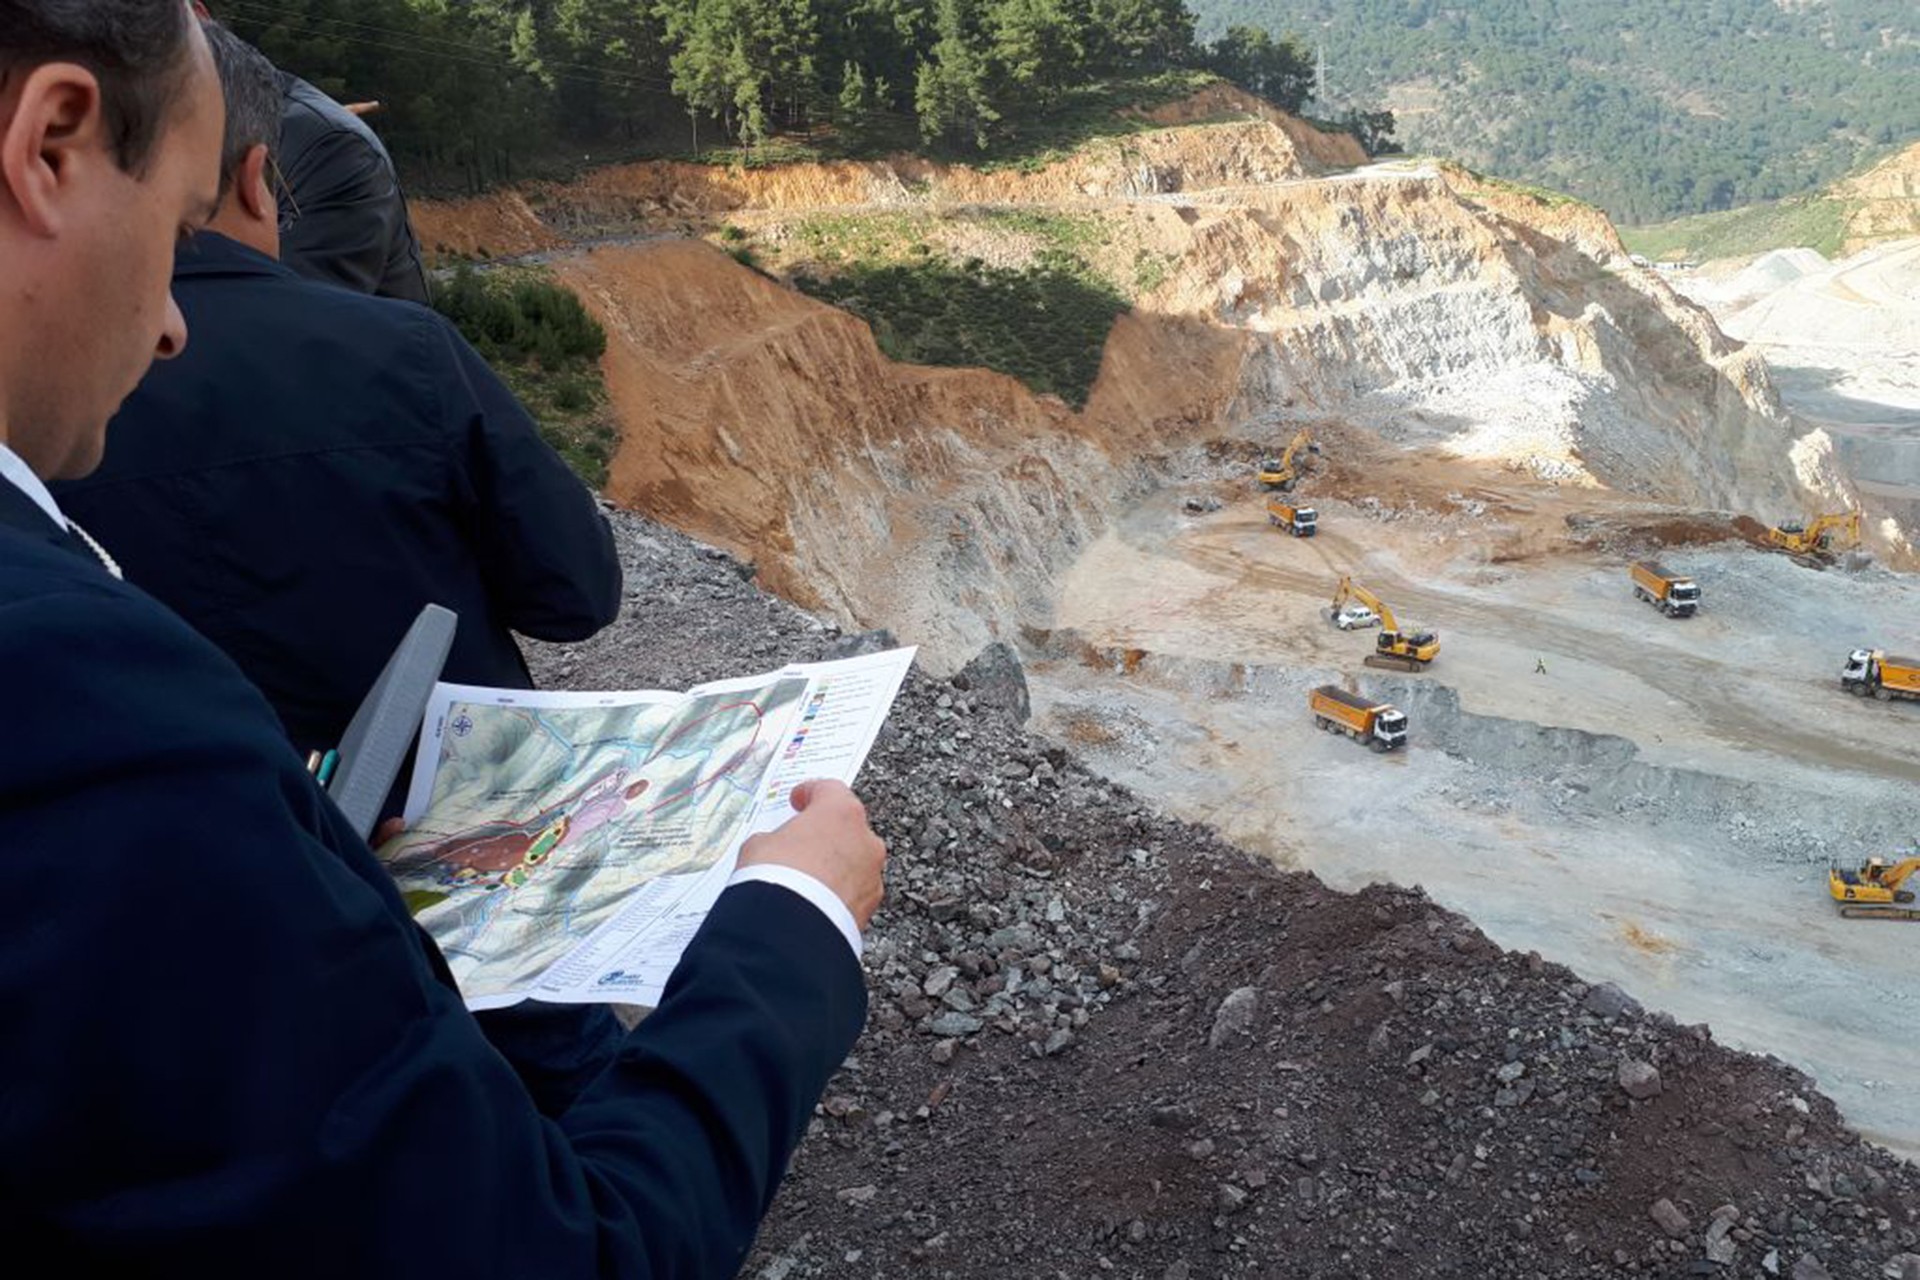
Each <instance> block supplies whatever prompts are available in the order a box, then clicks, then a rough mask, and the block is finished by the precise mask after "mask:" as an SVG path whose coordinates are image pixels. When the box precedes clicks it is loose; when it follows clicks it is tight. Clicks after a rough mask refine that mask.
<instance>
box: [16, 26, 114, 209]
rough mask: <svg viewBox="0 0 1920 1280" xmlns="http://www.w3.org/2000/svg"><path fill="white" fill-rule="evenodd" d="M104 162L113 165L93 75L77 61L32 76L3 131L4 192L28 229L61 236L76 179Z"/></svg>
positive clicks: (50, 65)
mask: <svg viewBox="0 0 1920 1280" xmlns="http://www.w3.org/2000/svg"><path fill="white" fill-rule="evenodd" d="M101 160H105V161H106V162H107V163H112V162H113V161H112V157H111V156H109V155H108V154H107V146H106V122H105V121H104V120H103V119H102V117H101V102H100V82H99V81H98V80H96V79H95V78H94V75H93V73H92V72H91V71H88V70H87V69H86V68H85V67H82V66H77V65H75V64H74V63H71V62H46V63H42V64H41V65H39V66H37V67H35V68H34V69H33V70H31V71H29V72H27V74H26V75H25V77H23V78H22V80H21V82H20V88H19V91H18V95H17V97H16V98H15V100H14V104H13V112H12V114H11V115H10V116H8V117H7V120H6V123H5V126H4V128H0V194H4V195H5V196H6V197H8V198H9V199H10V200H11V202H12V204H13V206H14V208H15V209H16V210H18V212H19V216H20V218H21V220H22V221H23V222H24V223H25V224H26V226H27V229H28V231H30V232H31V233H32V234H34V235H38V236H45V237H53V236H57V235H59V234H60V230H61V226H62V223H63V220H64V211H65V208H66V204H67V199H66V198H67V197H68V196H69V195H70V194H71V192H72V190H73V187H74V183H75V181H76V179H77V178H78V177H79V176H80V175H81V174H82V173H84V172H86V171H87V170H88V169H89V168H90V167H93V166H94V165H96V164H97V162H98V161H101Z"/></svg>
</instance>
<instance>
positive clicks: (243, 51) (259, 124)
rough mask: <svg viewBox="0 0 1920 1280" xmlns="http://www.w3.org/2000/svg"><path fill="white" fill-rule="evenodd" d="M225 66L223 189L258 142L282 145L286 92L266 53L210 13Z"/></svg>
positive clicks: (217, 63)
mask: <svg viewBox="0 0 1920 1280" xmlns="http://www.w3.org/2000/svg"><path fill="white" fill-rule="evenodd" d="M200 29H201V30H202V31H205V32H206V33H207V47H208V48H209V49H211V50H212V51H213V65H214V67H215V69H217V70H218V71H219V72H220V95H221V97H223V98H225V99H226V100H227V132H226V136H225V137H224V138H222V139H221V142H220V193H221V194H222V195H225V194H226V192H227V188H228V187H230V186H232V185H233V175H234V174H235V173H237V172H238V171H239V169H240V162H241V161H242V160H245V159H246V158H247V153H248V152H249V151H251V150H253V149H254V148H255V147H257V146H259V145H261V144H262V143H265V144H266V147H267V154H268V155H272V154H273V153H274V152H275V151H277V150H278V149H279V142H280V113H281V110H282V109H283V103H284V99H285V94H284V93H283V92H282V91H281V88H280V73H279V72H278V71H276V70H275V69H274V66H273V64H272V63H271V62H268V61H267V55H266V54H264V53H262V52H260V51H259V50H258V49H256V48H254V47H253V46H252V45H250V44H248V43H247V42H246V41H245V40H242V39H241V38H240V37H239V36H237V35H235V34H233V32H231V31H229V30H227V29H226V28H225V27H223V26H221V25H220V24H219V23H217V22H215V21H214V20H213V19H211V18H207V19H205V20H203V21H202V22H201V23H200Z"/></svg>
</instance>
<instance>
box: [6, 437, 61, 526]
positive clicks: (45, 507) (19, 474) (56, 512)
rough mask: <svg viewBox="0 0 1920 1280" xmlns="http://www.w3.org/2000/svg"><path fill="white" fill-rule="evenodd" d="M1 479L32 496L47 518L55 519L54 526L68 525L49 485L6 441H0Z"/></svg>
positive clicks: (34, 503)
mask: <svg viewBox="0 0 1920 1280" xmlns="http://www.w3.org/2000/svg"><path fill="white" fill-rule="evenodd" d="M0 480H8V481H11V482H12V484H13V487H14V488H16V489H18V490H19V491H20V492H22V493H24V494H26V495H27V496H28V497H29V498H32V499H33V505H35V506H36V507H39V508H40V509H41V510H42V511H44V512H46V513H47V519H49V520H51V521H53V527H54V528H56V529H65V528H66V527H67V518H66V517H65V516H63V515H61V514H60V506H59V504H58V503H56V502H55V501H54V500H53V495H52V494H51V493H48V492H47V486H46V485H44V484H42V483H41V481H40V477H39V476H37V475H35V474H33V472H32V471H31V470H29V469H28V467H27V464H26V463H25V462H24V461H22V460H21V458H20V455H19V454H17V453H15V452H14V451H13V450H11V449H9V448H7V446H6V442H5V441H0Z"/></svg>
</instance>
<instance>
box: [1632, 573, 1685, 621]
mask: <svg viewBox="0 0 1920 1280" xmlns="http://www.w3.org/2000/svg"><path fill="white" fill-rule="evenodd" d="M1633 594H1634V595H1636V596H1638V597H1640V598H1641V599H1642V600H1645V601H1646V602H1647V603H1648V604H1651V605H1652V606H1653V607H1654V608H1656V609H1658V610H1659V611H1660V612H1662V613H1664V614H1666V615H1667V616H1668V617H1669V618H1691V617H1692V616H1693V615H1694V613H1695V612H1696V611H1697V610H1698V609H1699V608H1700V588H1699V587H1698V586H1696V585H1694V581H1693V579H1692V578H1689V577H1686V576H1684V575H1682V574H1678V573H1675V572H1674V571H1673V570H1671V569H1669V568H1667V566H1665V565H1663V564H1660V563H1658V562H1656V561H1653V560H1637V561H1635V562H1634V565H1633Z"/></svg>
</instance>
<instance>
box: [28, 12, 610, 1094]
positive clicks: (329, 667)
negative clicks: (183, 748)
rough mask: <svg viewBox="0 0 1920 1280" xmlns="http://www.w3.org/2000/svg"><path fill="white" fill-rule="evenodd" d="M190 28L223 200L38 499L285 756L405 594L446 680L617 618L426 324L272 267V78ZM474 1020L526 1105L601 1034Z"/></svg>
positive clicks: (461, 367) (480, 393)
mask: <svg viewBox="0 0 1920 1280" xmlns="http://www.w3.org/2000/svg"><path fill="white" fill-rule="evenodd" d="M204 30H205V33H206V36H207V38H208V41H209V43H210V45H211V48H212V53H213V59H214V65H215V67H216V69H217V70H218V73H219V76H220V81H221V89H222V96H223V98H224V100H225V104H226V125H225V129H224V132H223V137H222V144H221V157H220V185H221V192H222V199H221V205H220V211H219V212H218V213H217V214H216V215H215V217H214V219H213V221H212V223H211V224H210V225H209V227H208V229H207V230H206V231H203V232H201V233H200V234H198V235H196V236H194V237H192V239H190V240H188V241H186V242H185V243H183V244H182V245H181V247H180V249H179V251H178V252H177V254H176V257H175V265H174V276H173V292H174V298H175V300H176V302H177V303H178V304H179V307H180V310H181V312H182V314H183V316H184V317H185V320H186V323H187V327H188V329H189V330H190V331H191V332H192V333H194V334H195V335H196V338H195V341H194V342H193V345H192V346H190V347H188V348H187V349H186V350H185V351H183V352H181V353H180V355H179V357H178V358H177V359H173V360H167V361H163V362H161V363H159V364H156V365H155V366H154V367H153V368H152V369H151V370H149V371H148V373H147V376H146V377H145V378H143V379H142V380H141V382H140V386H139V387H138V388H137V389H136V390H135V391H134V393H133V394H132V395H131V396H129V397H128V398H127V401H126V403H125V404H124V405H123V406H121V409H120V412H119V413H118V414H116V415H115V416H114V419H113V421H112V422H110V423H109V424H108V425H107V454H106V458H105V460H104V461H103V462H102V463H101V465H100V466H99V468H98V469H96V470H95V471H94V472H93V474H92V475H90V476H88V477H87V478H86V479H84V480H80V481H77V482H73V483H70V484H65V485H55V486H53V494H54V497H55V500H56V501H58V502H59V504H60V507H61V510H62V511H64V512H65V513H66V514H67V515H68V516H69V517H70V518H72V519H73V520H75V521H76V522H78V523H79V524H80V525H81V526H82V527H84V528H85V529H87V530H88V531H89V532H90V533H91V534H92V535H93V536H95V537H97V538H98V539H99V540H100V542H101V544H102V545H103V546H104V547H106V549H107V550H108V551H109V552H111V553H112V554H113V555H114V556H115V557H116V558H117V559H118V560H119V562H120V566H121V568H122V569H123V570H124V571H125V573H126V577H127V581H129V582H132V583H133V584H134V585H136V586H138V587H141V588H142V589H144V590H146V591H148V592H150V593H151V594H153V595H154V596H156V597H158V598H159V600H160V601H161V603H163V604H165V605H167V606H168V607H169V608H171V609H172V610H173V611H174V612H175V613H177V614H179V615H180V616H181V617H182V618H184V619H186V620H187V621H188V622H189V623H191V624H192V625H193V628H194V629H195V630H196V631H198V632H199V633H200V634H201V635H203V636H205V637H207V639H209V640H211V641H213V642H214V643H215V644H217V645H219V646H220V648H221V649H223V650H224V651H225V652H226V654H227V656H228V657H230V658H232V659H233V660H234V661H235V662H237V663H238V664H239V665H240V669H241V670H242V671H244V672H245V673H246V675H247V678H248V679H250V680H251V681H253V683H254V685H255V686H256V687H258V688H259V690H260V691H261V692H262V693H264V694H266V696H267V701H268V702H269V703H271V704H272V705H273V708H274V710H275V711H277V712H278V713H279V715H280V720H281V723H282V724H283V725H284V726H285V727H286V730H287V733H288V736H290V737H291V738H292V739H293V744H294V746H295V747H296V748H297V749H298V750H299V751H300V753H301V754H303V755H304V754H305V753H307V752H309V751H314V750H320V751H325V750H327V749H328V748H330V747H333V746H336V745H338V744H339V742H340V740H341V737H342V736H343V735H344V734H345V732H346V728H347V725H348V723H349V722H350V721H351V720H352V719H353V714H354V712H355V710H356V709H357V708H358V707H359V704H360V700H361V699H362V698H363V697H364V696H365V695H366V691H367V690H368V688H370V687H371V686H372V684H373V682H374V680H375V679H376V678H377V677H378V676H379V674H380V670H381V667H382V666H383V665H384V664H385V662H386V660H387V655H388V654H390V653H391V652H392V651H393V647H394V645H396V644H397V643H399V640H400V637H401V636H403V635H405V634H406V631H407V627H408V625H409V624H411V623H412V621H413V620H414V618H415V617H416V616H417V615H418V614H419V612H420V609H421V606H422V605H425V604H428V603H433V604H440V605H445V606H446V607H447V608H449V609H452V610H453V611H454V613H456V614H457V615H459V620H460V621H459V626H458V628H457V629H456V631H455V632H454V640H453V649H452V651H451V652H450V653H449V654H448V655H447V662H446V667H445V669H444V671H443V675H444V677H445V678H446V679H448V680H453V681H458V682H460V683H463V684H478V685H489V686H493V687H496V688H508V689H526V688H531V687H532V685H533V680H532V677H531V676H530V675H529V674H528V672H527V666H526V662H525V660H524V659H523V658H522V657H521V653H520V648H519V646H518V644H517V643H516V642H515V641H514V638H513V634H512V632H513V631H520V632H523V633H525V634H528V635H531V636H534V637H536V638H538V639H542V640H556V641H560V640H584V639H586V638H587V637H588V636H590V635H592V634H593V633H594V632H596V631H598V630H600V628H601V627H604V626H605V625H606V624H607V623H609V622H611V621H612V620H613V619H614V617H615V615H616V614H617V613H618V612H619V609H620V584H621V577H620V563H619V560H618V559H617V558H616V556H615V553H614V546H613V535H612V533H611V531H610V530H609V529H608V527H607V521H606V519H605V517H603V516H602V515H601V514H600V511H599V508H598V507H597V505H596V504H595V502H594V500H593V495H592V494H591V493H589V492H588V490H587V488H586V486H585V485H584V484H582V483H581V482H580V480H579V478H578V477H576V476H575V475H574V474H573V472H572V471H571V470H570V469H568V467H567V464H566V463H565V462H564V461H562V460H561V458H560V456H559V455H558V454H556V453H555V452H554V451H553V450H552V449H551V448H549V447H548V446H547V444H546V443H545V442H544V441H543V440H541V438H540V434H539V431H538V429H537V428H536V427H535V426H534V423H533V421H532V419H531V418H529V417H528V416H527V414H526V411H525V410H523V409H522V408H521V407H520V405H519V403H518V402H517V401H516V400H515V399H514V397H513V395H512V393H511V392H509V391H508V390H507V389H506V387H504V386H502V385H501V383H500V381H499V379H498V378H496V377H495V376H494V375H493V373H492V371H491V370H489V369H488V368H487V366H486V364H485V363H484V362H483V361H482V360H481V359H480V357H479V356H478V355H477V354H475V352H474V351H473V349H472V348H471V347H469V346H468V345H467V344H466V342H465V341H464V340H463V339H462V338H461V337H460V335H459V333H458V332H456V331H455V329H454V328H453V326H452V325H451V324H449V323H448V322H447V321H446V320H445V319H444V318H443V317H441V316H439V315H437V314H436V313H434V312H432V311H430V310H428V309H426V308H425V307H418V306H414V305H413V304H411V303H404V302H397V301H392V300H388V299H382V298H372V297H366V296H363V295H361V294H357V293H350V292H348V291H347V290H345V289H340V288H336V287H334V286H332V285H326V284H317V283H315V282H313V281H310V280H306V279H303V278H301V277H300V276H297V275H295V274H294V273H293V272H292V271H290V270H288V269H287V268H286V267H284V266H282V265H280V264H279V263H278V262H276V261H275V255H276V254H277V252H278V250H279V248H280V242H279V219H278V213H277V209H276V206H275V203H274V196H273V190H272V184H271V182H270V175H271V174H272V173H273V172H274V162H273V160H272V159H271V152H270V147H271V145H272V143H273V142H274V140H275V139H276V138H278V137H279V136H281V127H280V126H281V118H280V110H281V92H282V89H281V79H280V73H279V72H277V71H276V70H275V69H274V67H273V64H272V63H270V62H268V61H267V59H266V56H265V55H264V54H262V53H261V52H260V51H259V50H257V49H255V48H253V47H252V46H251V45H249V44H247V43H246V42H245V41H243V40H241V39H240V38H239V37H237V36H235V35H234V34H233V33H232V32H230V31H227V30H226V29H225V28H223V27H221V26H219V25H218V24H216V23H208V24H207V25H206V26H205V27H204ZM229 237H231V238H229ZM403 784H404V776H403V778H402V780H401V782H398V783H396V785H395V788H394V793H393V795H392V796H391V797H390V799H389V801H388V811H389V812H390V813H397V812H399V809H400V805H401V800H402V797H403V795H404V792H403V790H402V786H403ZM480 1023H481V1026H482V1027H483V1028H484V1029H485V1031H486V1032H487V1035H488V1037H489V1038H490V1039H492V1040H493V1042H494V1043H495V1044H496V1045H497V1046H499V1047H500V1048H502V1049H503V1050H508V1051H511V1053H512V1056H513V1057H514V1059H515V1064H516V1065H517V1066H518V1067H519V1068H520V1069H521V1071H522V1076H523V1079H524V1080H525V1082H526V1084H527V1086H528V1088H529V1089H530V1090H532V1092H533V1094H534V1097H535V1100H536V1101H537V1102H539V1103H540V1105H541V1107H542V1109H543V1110H549V1111H551V1110H555V1109H558V1108H561V1107H564V1106H565V1105H566V1103H567V1102H569V1101H571V1099H572V1098H573V1096H574V1094H575V1093H577V1092H578V1090H579V1089H580V1088H581V1087H582V1086H583V1085H585V1084H586V1082H587V1081H588V1080H590V1079H591V1078H592V1077H593V1076H594V1075H596V1074H598V1073H599V1071H600V1070H601V1068H602V1067H604V1066H605V1064H606V1061H607V1058H608V1057H609V1055H611V1054H612V1053H613V1051H614V1048H615V1046H616V1044H617V1043H618V1041H619V1037H620V1027H619V1025H618V1023H617V1022H616V1021H615V1019H614V1016H613V1014H612V1012H611V1011H610V1010H608V1009H607V1008H606V1007H605V1006H599V1005H574V1006H565V1007H560V1008H555V1007H553V1006H551V1005H546V1004H541V1003H538V1002H527V1003H524V1004H520V1005H516V1006H514V1007H512V1008H509V1009H500V1010H494V1011H491V1012H488V1013H485V1014H482V1015H480Z"/></svg>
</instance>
